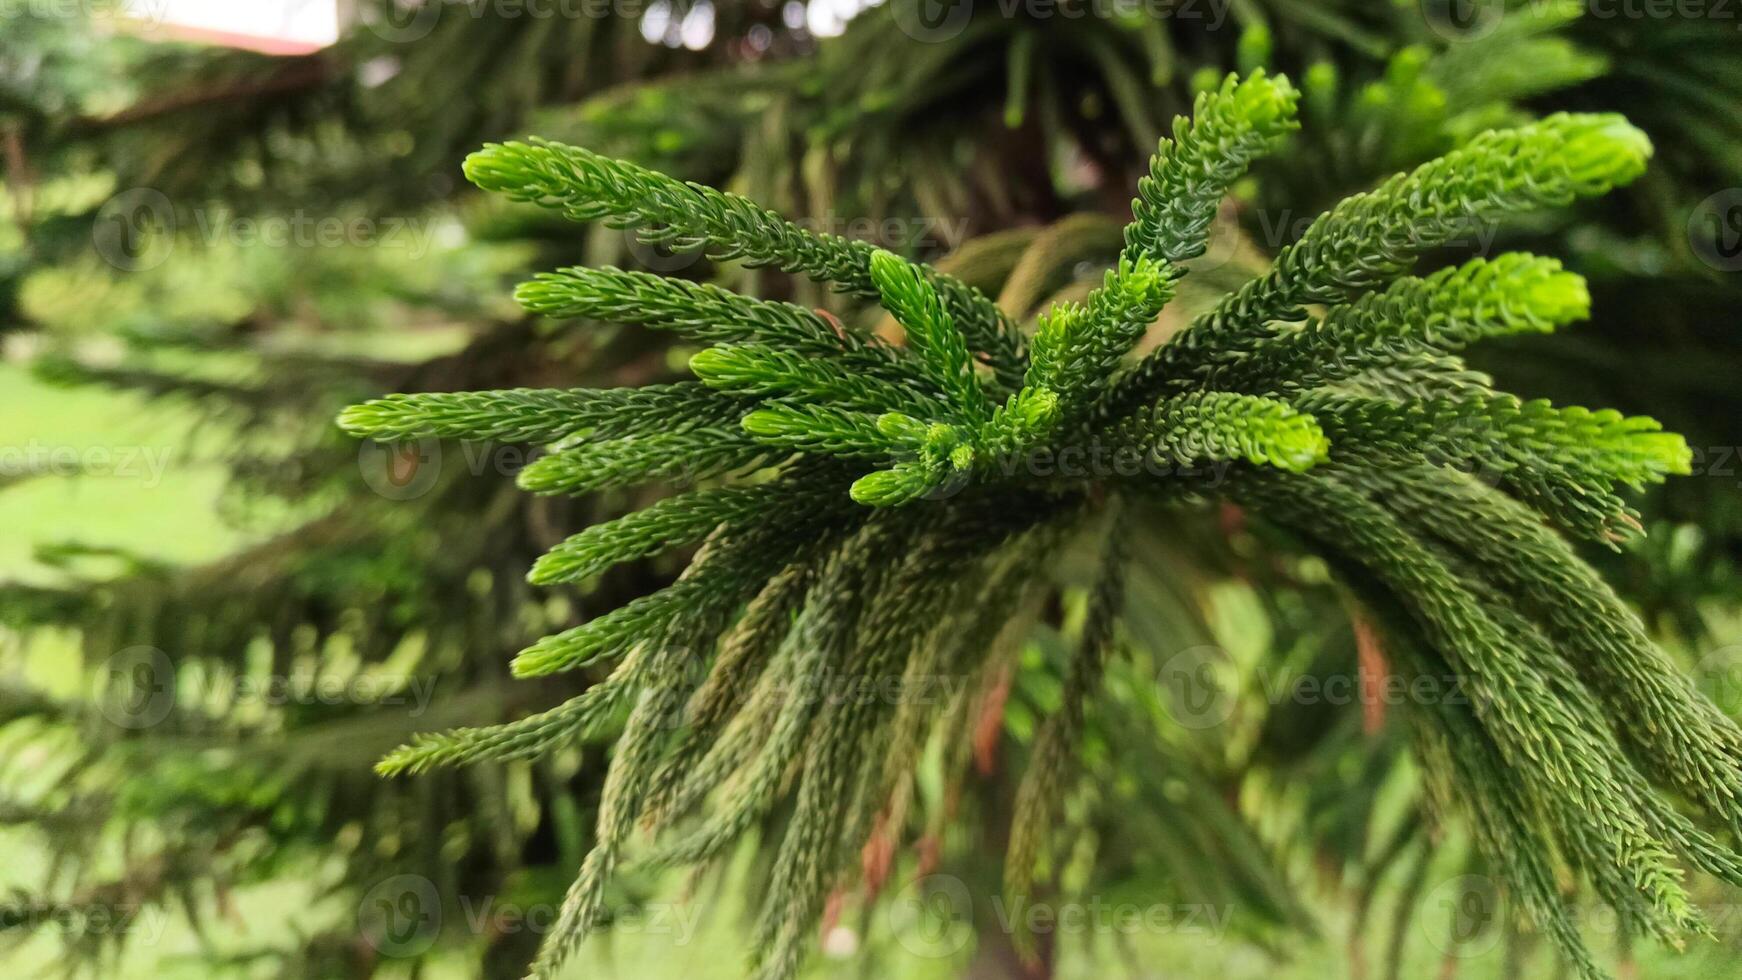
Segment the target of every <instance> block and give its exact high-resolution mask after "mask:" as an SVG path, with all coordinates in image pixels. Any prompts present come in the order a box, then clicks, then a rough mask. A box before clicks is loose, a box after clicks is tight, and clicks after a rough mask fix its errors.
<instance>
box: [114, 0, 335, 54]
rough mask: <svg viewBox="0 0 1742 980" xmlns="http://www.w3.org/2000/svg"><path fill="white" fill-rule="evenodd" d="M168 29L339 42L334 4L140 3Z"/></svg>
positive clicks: (280, 0)
mask: <svg viewBox="0 0 1742 980" xmlns="http://www.w3.org/2000/svg"><path fill="white" fill-rule="evenodd" d="M139 2H141V3H143V4H144V5H145V6H147V7H148V8H150V15H151V19H152V20H154V21H155V22H157V23H159V24H162V25H165V26H170V27H183V28H192V29H194V30H198V31H214V32H218V33H221V34H234V35H240V36H242V37H249V38H260V39H263V40H269V41H286V42H291V43H296V44H307V45H317V46H320V45H327V44H331V43H333V42H334V41H336V40H338V38H339V11H338V4H337V3H336V2H335V0H139Z"/></svg>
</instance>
